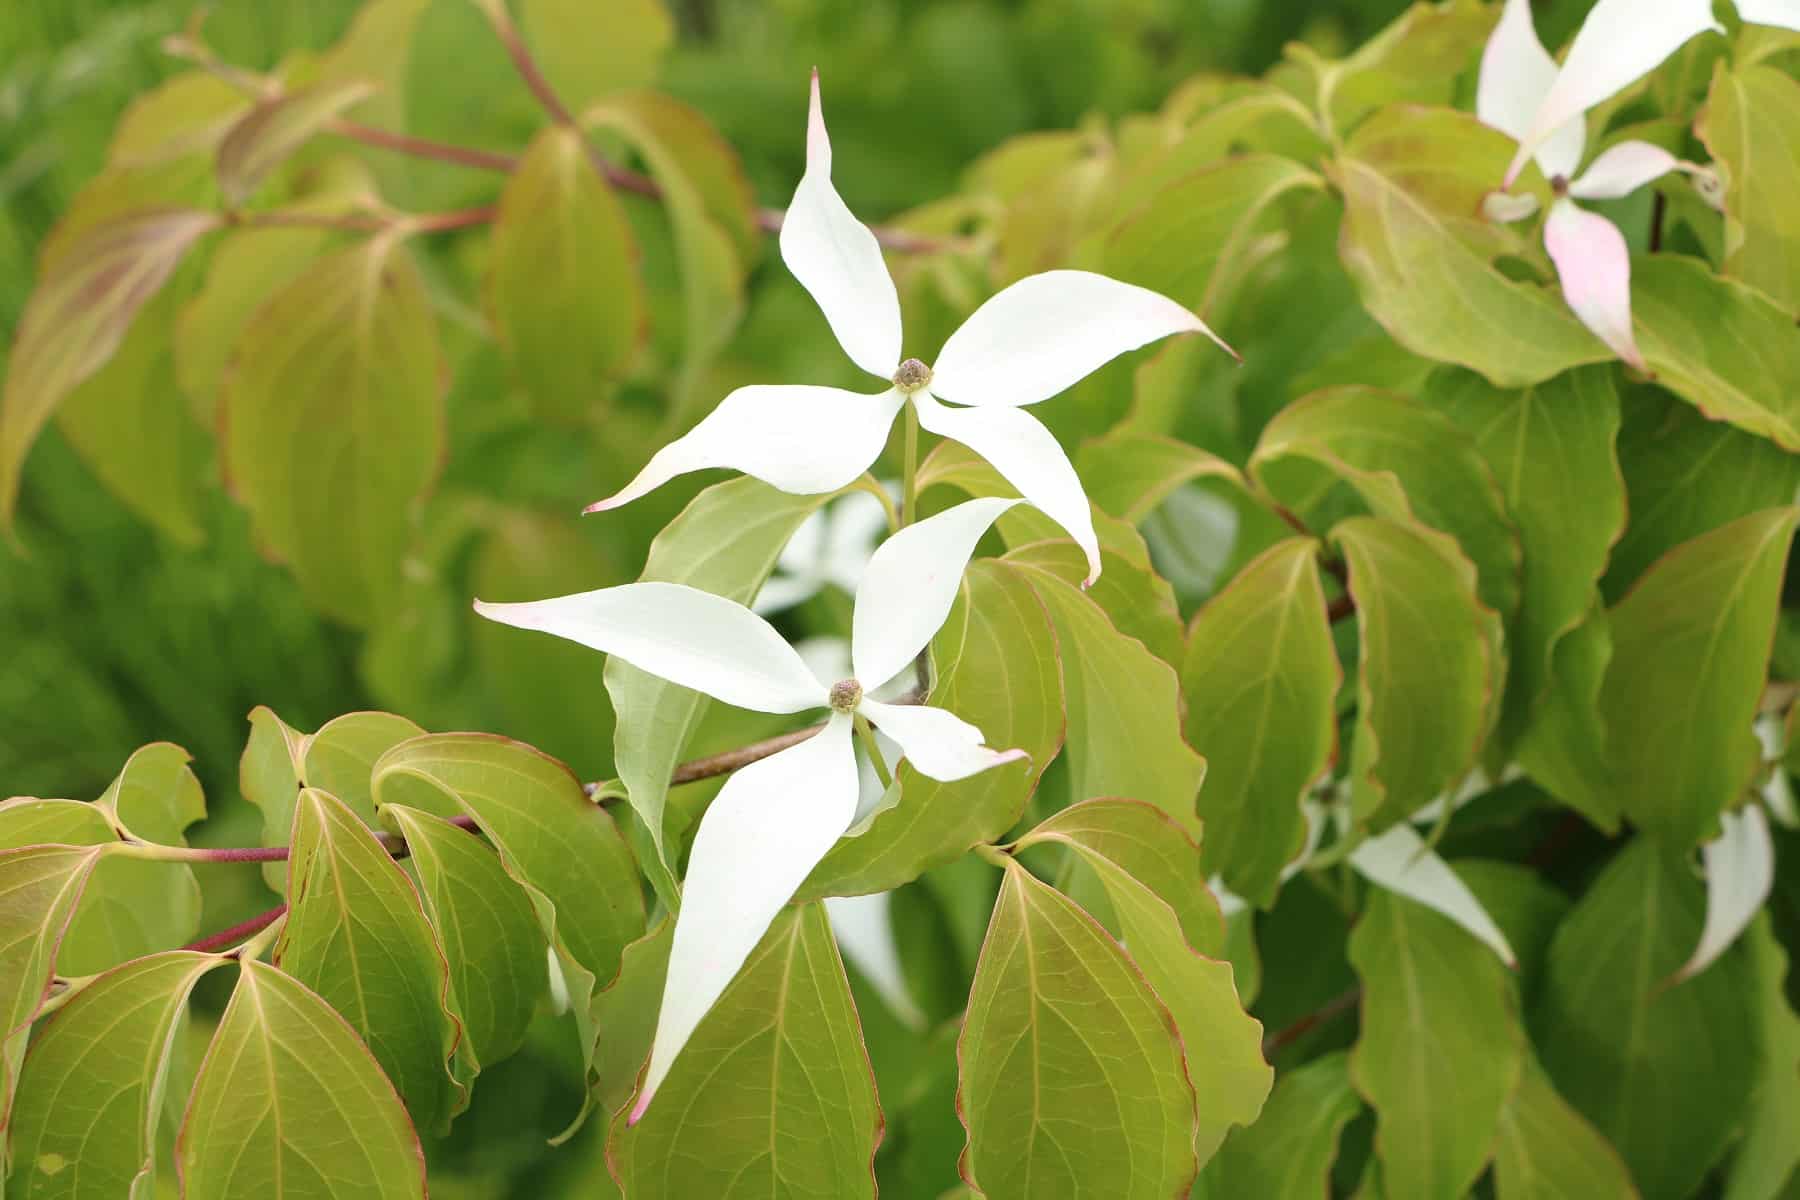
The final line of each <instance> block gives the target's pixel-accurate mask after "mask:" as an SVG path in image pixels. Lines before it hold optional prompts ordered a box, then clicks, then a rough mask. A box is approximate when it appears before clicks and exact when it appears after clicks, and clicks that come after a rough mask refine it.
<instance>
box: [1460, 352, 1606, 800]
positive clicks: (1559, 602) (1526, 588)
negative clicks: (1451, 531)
mask: <svg viewBox="0 0 1800 1200" xmlns="http://www.w3.org/2000/svg"><path fill="white" fill-rule="evenodd" d="M1429 403H1430V404H1431V405H1432V406H1433V407H1435V408H1437V409H1439V410H1440V411H1442V412H1444V414H1445V415H1446V416H1448V417H1449V418H1450V419H1451V420H1452V421H1454V422H1455V423H1456V424H1457V425H1458V426H1460V427H1461V428H1462V429H1463V430H1465V431H1466V432H1467V433H1468V434H1469V436H1470V437H1472V438H1474V440H1475V445H1476V448H1477V449H1478V450H1479V451H1480V452H1481V454H1482V456H1483V457H1484V458H1485V459H1486V460H1487V463H1488V466H1489V467H1490V468H1491V469H1492V471H1493V476H1494V478H1495V480H1497V481H1498V483H1499V485H1500V490H1501V492H1502V494H1503V495H1504V497H1505V501H1506V511H1507V512H1508V513H1510V514H1511V515H1512V519H1513V521H1514V522H1515V524H1516V526H1517V528H1518V534H1519V542H1520V548H1521V551H1522V559H1523V562H1524V564H1525V569H1524V573H1523V580H1522V583H1523V586H1522V590H1521V595H1520V602H1519V616H1518V620H1517V621H1515V622H1514V623H1513V625H1512V628H1511V630H1510V633H1509V638H1508V643H1509V646H1510V650H1509V664H1510V672H1509V675H1508V679H1507V692H1506V704H1505V710H1504V713H1503V715H1502V718H1501V727H1500V729H1501V738H1502V740H1503V741H1504V742H1506V743H1508V744H1510V743H1512V742H1514V741H1516V740H1517V739H1519V738H1520V737H1522V736H1524V734H1525V732H1526V731H1527V730H1528V729H1529V728H1530V727H1531V726H1532V725H1533V723H1534V719H1541V710H1539V709H1538V708H1537V704H1538V701H1539V700H1540V699H1541V698H1542V697H1543V695H1544V693H1545V692H1546V691H1548V690H1549V689H1550V688H1552V687H1553V686H1555V673H1554V670H1553V663H1554V655H1555V653H1556V647H1557V645H1558V643H1560V642H1561V640H1562V639H1563V637H1564V636H1565V635H1567V634H1568V633H1569V632H1570V631H1571V630H1573V629H1574V628H1575V626H1576V625H1578V624H1579V623H1580V622H1581V620H1582V619H1583V617H1585V616H1586V614H1587V612H1588V610H1589V609H1590V608H1591V607H1592V606H1593V603H1594V595H1595V587H1596V586H1597V584H1598V583H1599V580H1600V576H1601V573H1602V572H1603V571H1604V570H1605V569H1606V563H1607V554H1608V551H1609V550H1610V549H1611V547H1612V545H1613V543H1614V542H1616V541H1617V540H1618V538H1619V535H1620V532H1621V531H1622V529H1623V528H1624V525H1625V491H1624V486H1623V480H1622V479H1621V478H1620V474H1619V461H1618V455H1617V452H1616V451H1615V449H1614V440H1615V439H1616V437H1617V436H1618V431H1619V400H1618V396H1617V394H1616V393H1615V392H1614V390H1613V383H1612V372H1611V371H1610V370H1609V369H1607V368H1603V367H1587V368H1582V369H1580V370H1576V371H1569V372H1565V373H1564V374H1562V375H1558V376H1556V377H1555V378H1554V379H1551V380H1549V381H1547V382H1545V383H1542V384H1538V385H1536V386H1534V387H1529V388H1524V389H1520V390H1516V391H1506V390H1502V389H1499V388H1495V387H1493V386H1492V385H1491V384H1489V383H1487V382H1486V381H1485V380H1483V379H1481V378H1480V377H1479V376H1477V375H1475V374H1474V373H1473V372H1468V371H1458V372H1448V371H1446V372H1440V373H1439V374H1438V375H1437V376H1436V377H1434V378H1433V380H1432V382H1431V388H1430V394H1429ZM1572 513H1580V514H1582V516H1581V520H1579V521H1571V520H1570V519H1569V518H1570V514H1572ZM1637 519H1638V514H1637V512H1636V510H1635V508H1634V510H1633V512H1632V520H1633V522H1634V523H1635V521H1636V520H1637ZM1595 750H1596V752H1598V751H1599V750H1600V748H1599V747H1595ZM1527 769H1531V768H1530V767H1529V766H1528V768H1527ZM1545 782H1546V784H1547V785H1550V786H1552V787H1554V785H1555V783H1556V781H1555V780H1553V779H1549V780H1545ZM1567 790H1569V791H1573V789H1567ZM1562 798H1563V799H1565V800H1566V801H1568V802H1569V803H1576V801H1575V800H1570V799H1569V797H1568V796H1567V795H1563V796H1562Z"/></svg>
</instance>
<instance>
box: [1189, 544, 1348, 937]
mask: <svg viewBox="0 0 1800 1200" xmlns="http://www.w3.org/2000/svg"><path fill="white" fill-rule="evenodd" d="M1318 554H1319V545H1318V543H1317V542H1315V541H1313V540H1312V539H1311V538H1289V539H1288V540H1286V541H1284V542H1281V543H1279V544H1277V545H1276V546H1273V547H1271V548H1270V549H1268V550H1266V551H1264V552H1263V554H1262V555H1261V556H1260V557H1258V558H1257V559H1256V560H1255V561H1253V562H1251V564H1250V565H1249V566H1247V567H1245V568H1244V569H1243V570H1242V571H1241V572H1239V573H1238V575H1237V577H1236V578H1234V579H1233V580H1232V581H1231V583H1230V584H1229V585H1228V586H1227V587H1226V588H1225V590H1224V591H1223V592H1220V593H1219V594H1218V595H1217V596H1214V597H1213V599H1212V600H1211V601H1209V602H1208V603H1207V605H1206V607H1204V608H1202V609H1201V610H1200V612H1199V614H1198V615H1197V616H1196V617H1195V618H1194V624H1193V627H1192V629H1190V630H1189V632H1188V649H1187V657H1186V659H1185V660H1184V661H1183V663H1182V667H1181V693H1182V697H1183V699H1184V700H1186V702H1187V721H1186V724H1185V726H1184V729H1185V732H1186V734H1187V740H1188V744H1189V745H1191V746H1193V747H1194V748H1195V749H1196V750H1198V751H1199V752H1200V753H1201V754H1203V755H1205V756H1206V786H1204V787H1202V788H1201V789H1200V797H1199V801H1198V805H1199V812H1200V822H1201V824H1202V825H1203V826H1204V827H1205V830H1206V837H1205V839H1204V843H1203V845H1204V856H1205V857H1204V861H1205V863H1206V869H1207V871H1208V872H1217V873H1218V874H1220V875H1221V876H1222V877H1223V878H1224V880H1225V883H1226V885H1227V886H1228V887H1230V888H1231V890H1232V891H1234V892H1236V893H1237V894H1238V895H1240V896H1243V897H1244V898H1245V899H1247V900H1249V901H1250V902H1251V903H1253V904H1256V905H1259V906H1262V907H1265V908H1266V907H1268V906H1269V905H1270V904H1271V903H1273V902H1274V899H1275V893H1276V891H1277V889H1279V888H1280V886H1281V871H1282V868H1283V867H1285V866H1286V865H1287V864H1288V862H1290V861H1291V860H1292V859H1293V858H1294V857H1295V856H1296V855H1298V854H1299V853H1300V850H1301V847H1302V845H1303V844H1304V842H1305V840H1306V819H1305V816H1304V815H1303V814H1302V812H1301V810H1300V801H1301V799H1302V798H1303V797H1304V796H1305V795H1306V792H1307V789H1309V788H1310V787H1311V786H1312V785H1313V783H1314V781H1316V780H1317V779H1318V778H1319V776H1320V775H1321V774H1322V773H1323V772H1324V771H1325V769H1326V768H1327V767H1328V766H1329V765H1330V763H1331V760H1332V758H1333V756H1334V755H1335V754H1336V750H1337V712H1336V702H1337V691H1338V685H1339V684H1340V683H1341V682H1342V681H1343V670H1342V668H1340V667H1339V666H1338V659H1337V651H1336V649H1335V648H1334V647H1333V645H1332V640H1331V624H1330V621H1329V620H1328V619H1327V617H1326V611H1325V591H1324V587H1323V585H1322V584H1321V583H1320V582H1319V561H1318Z"/></svg>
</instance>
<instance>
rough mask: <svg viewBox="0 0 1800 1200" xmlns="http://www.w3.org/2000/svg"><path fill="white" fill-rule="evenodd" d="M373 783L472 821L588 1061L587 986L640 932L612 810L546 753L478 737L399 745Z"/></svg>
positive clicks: (590, 993) (415, 803)
mask: <svg viewBox="0 0 1800 1200" xmlns="http://www.w3.org/2000/svg"><path fill="white" fill-rule="evenodd" d="M374 782H375V800H376V803H377V804H380V805H382V806H383V807H385V806H387V805H390V804H403V805H406V806H408V807H412V808H419V809H423V810H424V811H427V812H435V813H437V814H438V815H440V816H444V815H451V814H455V813H461V814H466V815H467V816H470V817H473V818H474V819H475V823H476V824H477V825H479V826H480V828H481V832H482V833H483V834H485V835H486V836H487V839H488V841H490V842H492V843H493V846H494V849H495V850H497V851H498V852H499V854H500V865H501V866H502V867H503V868H505V870H506V873H507V875H509V876H510V877H511V878H512V879H513V881H514V882H516V883H518V884H520V885H521V886H522V887H524V889H525V894H526V895H527V896H528V897H529V898H530V900H531V907H532V910H533V911H534V912H535V913H536V914H537V921H538V927H539V928H540V929H542V930H543V932H544V936H545V938H546V940H547V941H548V942H549V944H550V945H551V947H553V948H554V949H555V950H556V952H557V959H558V962H559V963H560V965H561V967H562V973H563V978H564V980H565V982H566V983H567V985H568V989H569V998H570V1006H571V1007H572V1008H573V1010H574V1013H575V1021H576V1027H577V1030H578V1033H579V1037H580V1040H581V1052H582V1059H583V1062H584V1063H586V1064H591V1063H592V1062H593V1054H594V1039H595V1036H596V1030H595V1026H594V1019H593V1013H592V1007H591V1006H592V1005H593V1002H594V992H595V989H596V988H597V987H599V986H602V985H604V984H605V982H606V981H607V980H610V979H611V978H612V977H613V976H614V975H616V974H617V973H618V970H619V956H620V955H621V954H622V953H623V952H624V949H625V947H626V945H628V944H629V943H630V942H632V941H633V940H634V939H636V938H637V937H638V936H639V935H640V934H642V933H643V932H644V901H643V894H642V892H641V891H640V890H639V885H638V876H637V870H636V868H635V866H634V865H633V864H632V861H631V852H630V851H629V850H627V849H626V847H625V842H624V839H623V838H621V837H620V836H619V831H618V830H617V829H616V828H615V827H614V826H613V822H612V817H610V816H609V815H607V812H606V810H605V809H603V808H601V807H600V806H599V805H597V804H595V803H594V802H593V801H591V800H589V799H588V797H587V795H586V793H585V792H583V791H582V788H581V783H580V781H579V780H577V779H576V778H575V776H573V775H571V774H570V773H569V769H568V768H567V767H565V766H563V765H562V764H561V763H559V762H557V761H556V760H555V759H553V758H549V757H547V756H546V755H543V754H540V753H538V752H537V751H535V750H533V749H532V748H531V747H529V746H526V745H524V744H523V743H520V742H514V741H509V740H507V739H506V738H499V737H490V736H487V735H484V734H477V733H440V734H427V735H426V736H424V737H418V738H414V739H412V740H411V741H408V742H403V743H401V744H400V745H398V746H395V747H394V748H393V749H392V750H390V751H388V752H387V753H386V754H385V755H383V756H382V758H381V760H380V761H379V762H377V763H376V764H375V771H374Z"/></svg>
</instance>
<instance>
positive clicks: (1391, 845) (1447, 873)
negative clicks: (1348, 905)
mask: <svg viewBox="0 0 1800 1200" xmlns="http://www.w3.org/2000/svg"><path fill="white" fill-rule="evenodd" d="M1350 865H1351V866H1352V867H1355V868H1356V870H1357V872H1358V873H1359V874H1361V875H1363V876H1364V877H1365V878H1367V879H1368V880H1369V881H1370V882H1372V883H1374V884H1376V885H1378V886H1380V887H1384V888H1386V889H1387V890H1388V891H1390V892H1394V893H1395V894H1397V895H1401V896H1405V897H1406V898H1407V899H1409V900H1415V901H1417V902H1418V903H1420V904H1423V905H1424V906H1425V907H1427V908H1429V909H1432V910H1434V911H1436V912H1439V913H1442V914H1443V915H1444V916H1446V917H1449V918H1450V919H1451V920H1452V921H1455V922H1456V923H1457V924H1458V925H1460V926H1462V927H1463V928H1464V929H1465V930H1467V931H1468V932H1469V933H1470V934H1472V935H1474V936H1475V937H1476V938H1477V939H1479V940H1480V941H1481V942H1482V944H1483V945H1485V946H1487V947H1488V949H1490V950H1492V951H1493V952H1494V953H1495V954H1497V955H1499V956H1500V961H1501V962H1503V963H1505V964H1506V965H1507V966H1509V967H1517V966H1518V965H1519V962H1518V959H1517V957H1515V956H1514V954H1513V949H1512V946H1511V945H1510V944H1509V943H1508V942H1507V940H1506V935H1505V934H1504V933H1501V932H1500V927H1499V926H1498V925H1496V924H1494V919H1493V918H1492V917H1490V916H1488V914H1487V910H1486V909H1485V908H1483V907H1482V906H1481V901H1479V900H1477V899H1476V898H1475V893H1474V892H1471V891H1470V890H1469V885H1468V884H1466V883H1464V882H1463V881H1462V879H1461V878H1460V877H1459V876H1458V875H1457V874H1456V872H1455V871H1452V870H1451V869H1450V864H1448V863H1446V862H1445V861H1444V860H1443V859H1441V858H1439V857H1438V856H1437V853H1436V852H1435V851H1433V850H1432V849H1431V847H1430V846H1427V845H1426V844H1425V839H1423V838H1421V837H1420V836H1419V835H1418V834H1417V833H1415V832H1414V831H1413V827H1412V826H1411V825H1409V824H1407V823H1406V822H1404V821H1402V822H1400V823H1399V824H1397V825H1395V826H1393V827H1392V828H1390V829H1388V831H1387V832H1385V833H1383V834H1380V835H1378V836H1376V837H1372V838H1370V839H1369V840H1368V841H1366V842H1364V843H1363V844H1362V845H1360V846H1358V847H1357V848H1356V849H1355V850H1353V851H1352V852H1351V854H1350Z"/></svg>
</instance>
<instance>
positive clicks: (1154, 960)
mask: <svg viewBox="0 0 1800 1200" xmlns="http://www.w3.org/2000/svg"><path fill="white" fill-rule="evenodd" d="M1044 843H1060V844H1062V845H1065V846H1068V847H1069V848H1070V849H1071V850H1073V851H1074V852H1075V853H1076V854H1077V855H1079V856H1080V858H1081V860H1082V861H1083V862H1084V863H1085V864H1086V865H1087V866H1088V867H1090V868H1091V869H1092V870H1093V871H1094V873H1095V874H1096V875H1098V876H1099V878H1100V883H1101V886H1102V888H1104V890H1105V894H1106V899H1107V901H1108V906H1109V907H1110V909H1111V912H1112V916H1113V918H1114V919H1115V920H1116V922H1117V929H1118V933H1119V935H1120V940H1121V941H1122V942H1123V943H1124V945H1125V947H1126V949H1127V953H1128V954H1129V955H1130V957H1131V961H1132V963H1133V964H1135V965H1136V966H1137V968H1138V969H1139V970H1140V971H1142V972H1143V973H1144V978H1145V980H1146V982H1148V983H1149V984H1150V987H1151V988H1152V990H1154V991H1155V993H1156V995H1157V997H1158V998H1159V999H1161V1000H1162V1002H1163V1003H1164V1004H1166V1005H1167V1006H1168V1008H1169V1012H1170V1015H1172V1016H1173V1017H1174V1018H1175V1030H1176V1034H1177V1035H1178V1036H1179V1037H1180V1039H1181V1046H1182V1053H1183V1055H1184V1056H1185V1062H1186V1067H1187V1074H1188V1077H1189V1079H1190V1080H1191V1081H1192V1082H1193V1085H1194V1098H1195V1110H1196V1112H1197V1114H1198V1118H1199V1124H1198V1127H1197V1129H1196V1131H1195V1134H1194V1149H1195V1152H1196V1154H1197V1156H1198V1158H1199V1161H1200V1162H1201V1163H1202V1164H1204V1163H1205V1162H1206V1161H1207V1160H1208V1159H1209V1158H1211V1157H1212V1155H1213V1153H1214V1151H1216V1150H1217V1149H1218V1148H1219V1143H1220V1142H1222V1141H1223V1140H1224V1139H1225V1135H1226V1132H1227V1131H1228V1130H1229V1129H1230V1128H1231V1127H1232V1126H1233V1125H1239V1126H1248V1125H1250V1124H1251V1123H1252V1122H1254V1121H1255V1120H1256V1118H1257V1114H1258V1113H1259V1112H1261V1111H1262V1105H1263V1101H1264V1100H1265V1099H1267V1098H1268V1095H1269V1087H1270V1085H1271V1084H1272V1083H1273V1082H1274V1078H1275V1073H1274V1071H1273V1070H1271V1069H1270V1067H1269V1064H1268V1063H1267V1062H1265V1061H1263V1054H1262V1032H1263V1030H1262V1025H1261V1024H1259V1023H1258V1022H1257V1021H1255V1020H1253V1019H1251V1017H1250V1016H1249V1015H1248V1014H1247V1013H1245V1012H1244V1009H1243V1005H1242V1002H1241V1001H1240V1000H1239V998H1238V993H1237V987H1236V985H1235V982H1234V980H1233V978H1232V969H1231V964H1230V963H1227V962H1221V961H1219V960H1218V959H1215V958H1210V957H1203V956H1202V955H1201V954H1199V953H1196V951H1195V949H1194V939H1193V938H1192V937H1190V936H1189V935H1188V933H1187V931H1186V924H1187V923H1192V924H1196V925H1198V924H1201V922H1202V920H1203V919H1204V918H1200V917H1199V915H1198V914H1193V913H1190V914H1189V916H1190V921H1189V922H1187V923H1184V922H1183V921H1182V920H1181V915H1182V911H1181V908H1177V907H1176V906H1175V904H1174V903H1171V902H1170V900H1169V899H1167V898H1166V897H1165V896H1164V895H1163V890H1164V889H1168V890H1174V889H1177V888H1180V886H1181V882H1182V880H1181V878H1180V876H1181V875H1182V874H1191V865H1192V863H1193V861H1194V854H1193V849H1194V848H1193V845H1192V843H1190V842H1189V841H1188V840H1187V838H1186V836H1185V835H1184V834H1183V833H1182V832H1181V829H1180V828H1179V827H1178V826H1176V825H1175V824H1174V823H1173V822H1172V821H1170V820H1169V819H1168V818H1167V817H1164V816H1163V815H1162V814H1161V813H1159V812H1157V810H1155V809H1153V808H1151V807H1150V806H1149V805H1146V804H1139V803H1136V802H1132V801H1124V800H1090V801H1085V802H1083V803H1081V804H1077V805H1074V806H1072V807H1070V808H1067V809H1064V810H1063V811H1062V812H1061V813H1058V814H1057V815H1056V816H1053V817H1051V818H1050V820H1048V821H1046V822H1044V823H1043V824H1041V825H1039V826H1038V827H1037V828H1036V829H1034V830H1032V831H1031V832H1030V833H1029V834H1027V835H1026V836H1025V837H1023V838H1021V839H1020V841H1019V844H1018V845H1019V848H1020V849H1025V848H1026V847H1029V846H1032V845H1039V844H1044ZM1183 852H1185V855H1184V854H1183ZM1177 855H1182V856H1184V857H1186V858H1187V861H1188V864H1189V867H1190V871H1188V872H1182V871H1179V870H1172V869H1171V868H1173V867H1174V866H1175V864H1174V863H1172V862H1171V858H1172V857H1173V856H1177ZM1146 876H1148V878H1146ZM1159 884H1160V885H1162V886H1161V887H1160V888H1159V886H1158V885H1159ZM1184 890H1185V891H1186V893H1187V895H1186V896H1181V894H1180V892H1179V891H1177V892H1176V895H1177V896H1178V898H1179V900H1178V902H1179V903H1181V905H1182V908H1193V907H1196V904H1195V901H1194V900H1193V899H1191V897H1193V896H1195V895H1198V896H1199V897H1200V898H1201V900H1200V901H1199V903H1201V904H1205V903H1207V902H1209V901H1210V899H1211V897H1210V894H1209V893H1207V892H1206V890H1205V889H1204V888H1203V887H1201V886H1199V884H1198V880H1195V879H1189V880H1188V881H1187V886H1186V888H1185V889H1184ZM1212 936H1213V937H1215V938H1216V937H1217V936H1218V932H1217V931H1216V930H1215V931H1212Z"/></svg>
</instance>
